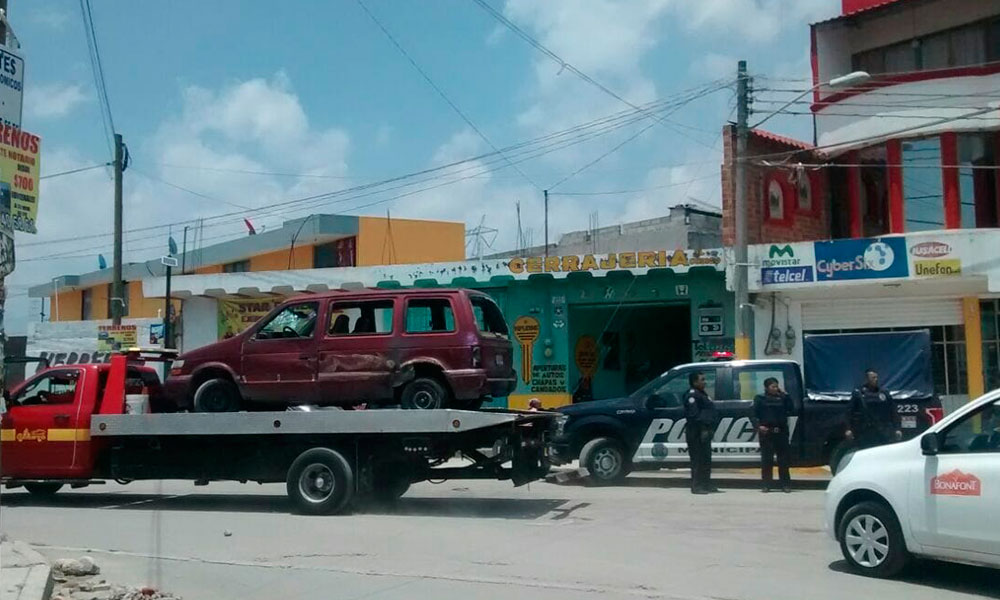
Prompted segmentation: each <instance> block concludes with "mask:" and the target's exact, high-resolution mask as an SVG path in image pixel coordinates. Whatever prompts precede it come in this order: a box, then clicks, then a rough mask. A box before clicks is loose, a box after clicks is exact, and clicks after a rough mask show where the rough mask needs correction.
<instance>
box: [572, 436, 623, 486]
mask: <svg viewBox="0 0 1000 600" xmlns="http://www.w3.org/2000/svg"><path fill="white" fill-rule="evenodd" d="M580 466H581V467H583V468H585V469H587V471H588V472H589V473H590V480H591V481H593V482H594V483H597V484H609V483H618V482H620V481H621V480H622V479H624V478H625V476H626V475H627V474H628V459H627V458H625V448H624V447H623V446H622V444H621V442H619V441H618V440H615V439H612V438H606V437H599V438H594V439H592V440H590V441H589V442H587V443H586V444H584V446H583V449H581V450H580Z"/></svg>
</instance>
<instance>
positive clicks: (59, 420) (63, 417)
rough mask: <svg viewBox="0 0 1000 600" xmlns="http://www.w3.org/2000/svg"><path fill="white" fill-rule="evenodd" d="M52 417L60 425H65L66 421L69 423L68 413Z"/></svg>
mask: <svg viewBox="0 0 1000 600" xmlns="http://www.w3.org/2000/svg"><path fill="white" fill-rule="evenodd" d="M52 419H53V420H54V421H55V422H56V423H58V424H60V425H65V424H66V423H69V415H55V416H53V417H52Z"/></svg>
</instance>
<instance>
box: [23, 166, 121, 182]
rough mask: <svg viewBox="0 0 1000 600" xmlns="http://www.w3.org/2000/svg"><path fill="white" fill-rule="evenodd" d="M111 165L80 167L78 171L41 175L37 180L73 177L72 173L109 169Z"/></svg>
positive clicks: (71, 170)
mask: <svg viewBox="0 0 1000 600" xmlns="http://www.w3.org/2000/svg"><path fill="white" fill-rule="evenodd" d="M110 166H111V163H109V162H106V163H102V164H99V165H91V166H89V167H80V168H79V169H70V170H69V171H60V172H59V173H48V174H46V175H42V176H40V177H39V179H53V178H56V177H62V176H63V175H73V174H74V173H83V172H84V171H93V170H94V169H100V168H103V167H110Z"/></svg>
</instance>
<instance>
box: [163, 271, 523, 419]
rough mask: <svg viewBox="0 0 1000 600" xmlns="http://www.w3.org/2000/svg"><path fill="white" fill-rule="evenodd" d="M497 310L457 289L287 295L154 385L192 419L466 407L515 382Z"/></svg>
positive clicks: (179, 361)
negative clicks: (243, 413) (316, 409)
mask: <svg viewBox="0 0 1000 600" xmlns="http://www.w3.org/2000/svg"><path fill="white" fill-rule="evenodd" d="M511 354H512V347H511V342H510V339H509V337H508V329H507V323H506V322H505V321H504V318H503V313H501V312H500V309H499V308H498V307H497V305H496V303H494V302H493V300H492V299H490V297H489V296H487V295H485V294H482V293H479V292H475V291H470V290H463V289H441V288H434V289H394V290H359V291H334V292H327V293H322V294H313V295H309V296H303V297H299V298H294V299H290V300H288V301H286V302H284V303H283V304H281V305H280V306H278V307H276V308H275V309H274V310H272V311H271V312H270V313H269V314H268V315H267V316H265V317H264V318H263V319H261V320H260V321H258V322H257V323H255V324H254V325H253V326H251V327H250V328H249V329H247V330H246V331H244V332H243V333H241V334H239V335H237V336H235V337H232V338H230V339H227V340H223V341H221V342H217V343H215V344H211V345H208V346H204V347H202V348H198V349H196V350H192V351H191V352H186V353H184V354H182V355H181V356H180V357H178V359H177V361H175V362H174V363H173V365H172V367H171V369H170V375H169V377H168V378H167V380H166V388H167V392H168V394H169V395H170V397H171V398H173V399H174V401H175V402H176V403H177V404H178V406H179V407H180V408H189V409H192V410H195V411H197V412H227V411H235V410H241V409H254V408H257V409H267V408H277V407H279V406H288V405H293V404H311V405H338V406H356V405H359V404H376V405H378V404H381V405H396V404H398V405H401V406H402V407H403V408H417V409H434V408H463V409H476V408H479V406H481V405H482V403H483V401H484V400H486V399H487V398H489V397H491V396H493V397H500V396H506V395H507V394H509V393H510V392H511V391H512V390H513V389H514V386H515V384H516V376H515V373H514V370H513V368H512V362H511Z"/></svg>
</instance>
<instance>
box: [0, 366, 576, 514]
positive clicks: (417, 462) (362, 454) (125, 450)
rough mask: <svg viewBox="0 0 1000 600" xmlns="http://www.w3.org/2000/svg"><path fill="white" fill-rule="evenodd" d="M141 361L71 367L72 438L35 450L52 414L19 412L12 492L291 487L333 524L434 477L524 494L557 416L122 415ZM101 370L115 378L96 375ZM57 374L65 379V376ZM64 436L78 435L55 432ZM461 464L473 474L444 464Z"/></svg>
mask: <svg viewBox="0 0 1000 600" xmlns="http://www.w3.org/2000/svg"><path fill="white" fill-rule="evenodd" d="M138 358H139V357H138V355H137V353H135V352H133V353H131V354H130V353H126V354H124V355H116V356H114V357H113V358H112V362H111V365H110V368H109V367H108V366H107V365H103V366H96V365H81V366H78V367H74V368H73V369H70V371H73V373H71V374H70V375H71V376H72V377H75V378H76V379H75V381H76V385H75V389H76V391H75V392H74V393H75V394H76V396H75V399H74V401H73V403H74V404H75V405H76V406H73V405H71V404H66V405H65V406H66V412H67V413H72V411H76V415H77V416H76V421H75V423H74V422H73V419H72V418H70V419H68V420H69V421H70V425H75V427H76V428H75V429H68V430H67V429H49V430H48V432H49V435H47V436H43V437H44V438H45V439H43V440H39V439H38V436H39V435H41V434H39V433H38V432H39V431H45V430H39V429H32V428H31V427H26V428H25V429H24V430H23V431H22V429H21V423H25V424H27V423H29V422H30V421H31V418H32V417H37V415H36V414H34V413H33V412H32V410H33V409H38V410H37V411H36V412H40V411H42V410H46V409H51V408H52V407H51V406H45V405H44V404H43V405H40V406H28V405H24V406H13V407H11V410H10V411H9V412H8V413H7V414H5V415H4V425H3V427H4V430H3V431H4V436H3V450H4V452H5V454H6V455H7V457H8V458H7V459H5V460H4V462H3V464H2V467H3V482H4V484H5V486H6V487H19V486H22V485H23V486H25V487H27V489H28V490H29V491H32V492H34V493H49V494H51V493H54V492H55V491H57V490H58V489H59V488H60V487H61V486H62V485H64V484H70V485H72V486H73V487H80V486H82V485H87V484H90V483H98V482H101V481H104V480H116V481H119V482H128V481H132V480H140V479H182V480H185V479H186V480H193V481H195V482H196V483H201V484H203V483H207V482H209V481H213V480H215V481H221V480H228V481H241V482H247V481H256V482H260V483H273V482H281V481H284V482H285V484H286V490H287V493H288V496H289V498H290V499H291V500H292V503H293V505H294V507H295V508H296V510H297V511H299V512H301V513H305V514H329V513H339V512H344V511H346V510H349V508H350V507H351V506H354V505H356V504H357V503H359V502H364V501H366V500H375V501H383V502H385V501H392V500H394V499H396V498H398V497H399V496H401V495H403V494H404V493H406V490H407V489H408V488H409V486H410V485H411V484H413V483H416V482H419V481H425V480H428V479H434V480H444V479H500V480H511V481H512V482H513V483H514V485H523V484H525V483H528V482H530V481H534V480H536V479H539V478H541V477H543V476H544V475H545V473H546V472H547V469H548V465H547V461H546V460H545V447H546V441H547V436H548V435H549V432H550V430H552V429H554V427H555V423H556V419H557V418H558V415H556V414H555V413H547V412H525V411H509V410H481V411H464V410H450V409H442V410H399V409H378V410H335V409H334V410H330V409H310V408H305V409H300V410H294V409H293V410H288V411H281V412H235V413H140V414H123V413H124V412H125V411H124V406H125V402H124V397H125V384H124V382H125V380H126V377H125V373H126V370H127V369H128V373H129V376H130V377H134V375H135V373H136V366H137V365H142V361H140V360H138ZM143 358H144V359H145V360H155V358H152V359H151V358H149V357H146V356H143ZM102 368H103V369H109V370H110V373H103V372H100V371H99V370H98V369H102ZM61 369H62V370H61V371H60V375H59V376H61V377H64V378H65V377H69V376H68V375H66V372H67V369H66V368H61ZM74 369H75V370H74ZM44 374H45V372H42V373H40V374H38V375H36V376H35V377H39V376H42V375H44ZM102 377H103V378H104V380H105V381H107V382H108V383H107V385H105V386H104V389H103V390H102V392H103V393H98V391H97V390H98V386H96V385H92V383H91V382H94V383H96V382H97V381H99V380H101V378H102ZM30 381H31V380H29V382H30ZM29 382H25V383H26V384H29ZM57 416H59V417H64V416H65V415H57ZM8 427H9V429H8ZM81 428H83V429H81ZM25 431H27V432H29V433H30V436H26V435H25V434H24V432H25ZM56 431H63V432H65V431H74V432H76V433H74V434H73V435H72V436H68V435H66V434H65V433H62V434H53V433H52V432H56ZM25 440H29V441H30V443H34V444H41V446H35V447H36V448H37V447H40V448H44V449H45V451H46V452H47V456H48V457H49V461H50V462H54V463H58V462H59V460H58V458H59V456H60V452H61V453H62V455H64V456H65V458H64V459H62V460H63V461H64V462H65V463H68V467H67V465H66V464H61V465H60V464H56V466H55V467H53V468H51V469H48V470H47V469H44V468H40V467H39V466H38V464H37V463H33V462H31V454H30V450H29V447H28V446H27V445H24V446H22V445H21V444H24V443H25ZM49 444H54V445H59V444H62V445H61V446H47V445H49ZM10 450H12V452H11V451H10ZM459 454H460V455H461V456H462V457H463V458H466V459H468V460H470V461H471V464H469V465H467V466H460V467H455V466H448V465H446V463H447V462H448V461H449V460H450V459H452V458H453V457H455V456H456V455H459ZM11 455H13V458H12V459H11V458H9V457H11ZM53 456H54V457H55V459H53V458H52V457H53Z"/></svg>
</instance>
